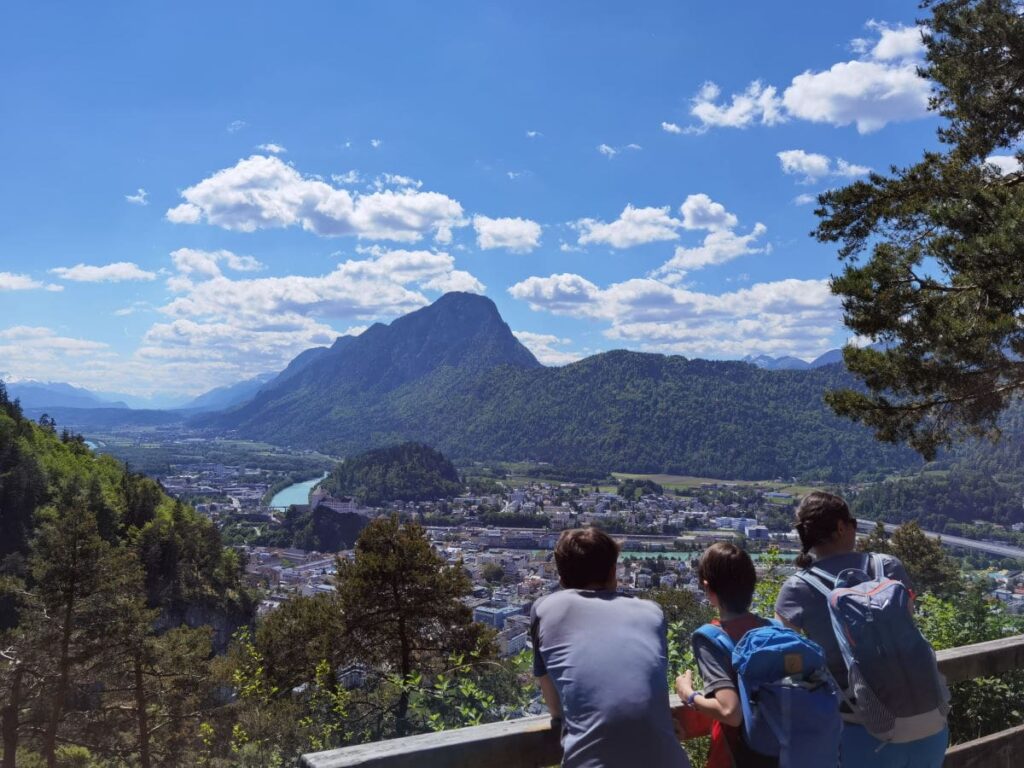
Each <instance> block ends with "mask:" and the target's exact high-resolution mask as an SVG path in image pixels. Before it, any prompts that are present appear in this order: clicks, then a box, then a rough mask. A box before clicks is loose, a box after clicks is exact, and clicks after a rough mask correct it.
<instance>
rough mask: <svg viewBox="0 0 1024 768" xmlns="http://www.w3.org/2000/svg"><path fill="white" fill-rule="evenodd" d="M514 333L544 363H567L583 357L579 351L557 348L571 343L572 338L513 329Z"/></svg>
mask: <svg viewBox="0 0 1024 768" xmlns="http://www.w3.org/2000/svg"><path fill="white" fill-rule="evenodd" d="M512 334H513V335H514V336H515V337H516V338H517V339H519V341H520V342H522V344H523V346H525V347H526V348H527V349H529V350H530V351H531V352H533V355H534V357H536V358H537V359H538V360H540V362H541V363H543V364H544V365H566V364H567V363H573V362H576V361H577V360H579V359H580V357H581V355H580V354H579V353H577V352H571V351H569V350H567V349H558V348H557V347H563V346H565V345H566V344H571V343H572V340H571V339H561V338H559V337H558V336H554V335H552V334H549V333H532V332H530V331H512Z"/></svg>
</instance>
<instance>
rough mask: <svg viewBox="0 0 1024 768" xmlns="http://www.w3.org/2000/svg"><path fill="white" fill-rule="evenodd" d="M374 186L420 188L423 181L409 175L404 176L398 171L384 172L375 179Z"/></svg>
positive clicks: (381, 187)
mask: <svg viewBox="0 0 1024 768" xmlns="http://www.w3.org/2000/svg"><path fill="white" fill-rule="evenodd" d="M373 186H374V187H376V188H377V189H383V188H384V187H397V188H398V189H420V188H421V187H422V186H423V182H422V181H420V180H419V179H413V178H411V177H409V176H402V175H401V174H398V173H383V174H381V175H380V176H378V177H377V178H376V179H374V180H373Z"/></svg>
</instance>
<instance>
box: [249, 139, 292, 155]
mask: <svg viewBox="0 0 1024 768" xmlns="http://www.w3.org/2000/svg"><path fill="white" fill-rule="evenodd" d="M256 149H260V150H263V151H264V152H270V153H271V154H272V155H283V154H284V153H285V152H287V151H288V150H287V149H285V148H284V147H282V146H281V145H280V144H274V143H273V142H270V143H268V144H260V145H259V146H257V147H256Z"/></svg>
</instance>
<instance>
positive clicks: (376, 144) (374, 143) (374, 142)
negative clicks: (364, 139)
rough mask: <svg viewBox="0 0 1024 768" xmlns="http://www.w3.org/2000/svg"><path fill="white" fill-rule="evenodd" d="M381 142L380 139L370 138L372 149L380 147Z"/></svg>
mask: <svg viewBox="0 0 1024 768" xmlns="http://www.w3.org/2000/svg"><path fill="white" fill-rule="evenodd" d="M383 143H384V142H383V141H381V140H380V139H370V146H371V147H373V148H374V149H380V146H381V145H382V144H383Z"/></svg>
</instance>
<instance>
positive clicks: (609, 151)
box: [597, 144, 619, 159]
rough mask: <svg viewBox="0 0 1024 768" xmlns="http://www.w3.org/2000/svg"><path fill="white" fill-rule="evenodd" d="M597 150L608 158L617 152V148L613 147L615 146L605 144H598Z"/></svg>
mask: <svg viewBox="0 0 1024 768" xmlns="http://www.w3.org/2000/svg"><path fill="white" fill-rule="evenodd" d="M597 151H598V152H600V153H601V154H602V155H604V156H605V157H607V158H609V159H611V158H613V157H615V156H616V155H617V154H619V150H617V149H615V147H611V146H608V145H607V144H598V145H597Z"/></svg>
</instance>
